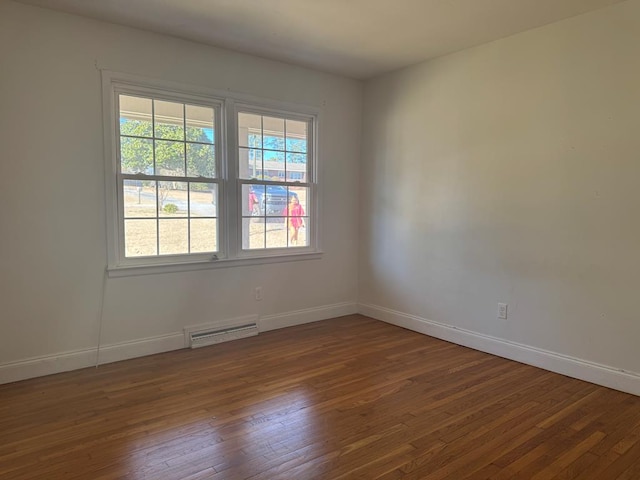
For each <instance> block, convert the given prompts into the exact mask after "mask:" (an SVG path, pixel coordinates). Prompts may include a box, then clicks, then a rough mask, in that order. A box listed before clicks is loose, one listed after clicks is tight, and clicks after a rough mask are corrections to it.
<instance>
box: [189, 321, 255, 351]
mask: <svg viewBox="0 0 640 480" xmlns="http://www.w3.org/2000/svg"><path fill="white" fill-rule="evenodd" d="M255 335H258V325H257V324H255V323H247V324H244V325H237V326H233V327H224V328H218V329H212V330H198V331H195V332H189V347H191V348H198V347H206V346H207V345H215V344H216V343H222V342H229V341H231V340H238V339H239V338H247V337H253V336H255Z"/></svg>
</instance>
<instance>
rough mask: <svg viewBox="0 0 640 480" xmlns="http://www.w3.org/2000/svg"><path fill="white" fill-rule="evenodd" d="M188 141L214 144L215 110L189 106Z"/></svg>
mask: <svg viewBox="0 0 640 480" xmlns="http://www.w3.org/2000/svg"><path fill="white" fill-rule="evenodd" d="M185 110H186V113H187V141H190V142H203V143H214V142H215V135H214V128H213V119H214V116H213V108H210V107H196V106H194V105H187V106H186V107H185Z"/></svg>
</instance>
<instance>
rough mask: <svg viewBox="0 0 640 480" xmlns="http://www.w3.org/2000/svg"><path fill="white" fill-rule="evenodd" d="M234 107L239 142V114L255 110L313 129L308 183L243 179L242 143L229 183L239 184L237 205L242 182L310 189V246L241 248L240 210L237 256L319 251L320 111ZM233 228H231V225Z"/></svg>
mask: <svg viewBox="0 0 640 480" xmlns="http://www.w3.org/2000/svg"><path fill="white" fill-rule="evenodd" d="M232 107H233V108H232V109H230V110H233V118H234V128H235V129H236V133H234V136H233V138H235V139H236V142H237V138H238V135H237V127H238V124H237V120H238V115H239V113H254V114H258V115H279V116H282V117H283V118H286V119H291V120H300V121H306V122H310V127H311V128H310V130H309V131H308V132H307V135H308V137H311V141H309V142H308V148H309V149H310V151H309V152H307V155H308V157H307V162H309V163H310V167H308V171H307V174H308V175H309V176H310V178H309V180H308V181H307V182H304V183H303V182H270V181H265V180H249V179H243V178H240V162H239V160H238V154H239V151H240V148H239V146H238V145H237V144H236V145H235V148H234V150H233V155H234V158H233V167H234V168H233V169H230V170H233V171H232V172H230V173H231V175H230V177H231V176H232V177H234V178H229V183H234V184H235V185H236V197H235V198H236V202H235V205H236V206H241V205H242V185H248V184H255V185H267V184H273V185H286V186H293V187H295V186H301V187H307V188H309V193H310V202H308V205H311V208H310V209H309V208H307V213H308V215H309V218H310V219H313V220H310V221H309V224H310V225H309V245H308V246H304V247H295V248H292V247H284V248H269V249H266V248H265V249H255V250H248V249H243V248H242V241H241V238H242V215H241V213H240V212H238V213H237V214H236V216H235V219H236V226H235V234H236V236H237V237H236V238H237V239H238V240H237V241H236V242H234V246H235V247H236V248H237V251H236V252H235V258H244V259H251V258H261V257H271V256H274V257H277V256H286V255H294V254H298V255H300V254H304V253H316V252H317V251H318V242H319V238H318V230H319V228H318V224H319V210H318V205H319V203H320V202H319V198H318V180H317V178H318V170H317V164H318V162H317V160H316V156H317V151H318V148H317V138H318V134H317V130H318V115H317V113H300V112H291V111H288V110H283V109H279V108H272V107H271V108H270V107H265V106H262V105H261V104H260V103H259V102H251V103H250V104H249V103H245V102H233V105H232ZM230 228H232V227H230Z"/></svg>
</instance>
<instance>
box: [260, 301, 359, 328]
mask: <svg viewBox="0 0 640 480" xmlns="http://www.w3.org/2000/svg"><path fill="white" fill-rule="evenodd" d="M355 313H358V304H357V303H355V302H343V303H334V304H333V305H324V306H322V307H314V308H305V309H303V310H294V311H291V312H285V313H279V314H276V315H264V316H262V317H260V322H259V324H258V326H259V328H260V331H261V332H267V331H269V330H276V329H278V328H286V327H293V326H295V325H303V324H305V323H311V322H318V321H320V320H327V319H329V318H336V317H344V316H345V315H353V314H355Z"/></svg>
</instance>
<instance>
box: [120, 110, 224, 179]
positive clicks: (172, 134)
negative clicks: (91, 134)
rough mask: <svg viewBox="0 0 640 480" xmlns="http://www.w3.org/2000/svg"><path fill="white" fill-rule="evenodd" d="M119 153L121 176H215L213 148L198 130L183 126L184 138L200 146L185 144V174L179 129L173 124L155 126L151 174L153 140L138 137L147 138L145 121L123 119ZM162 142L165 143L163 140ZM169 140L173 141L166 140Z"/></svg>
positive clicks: (183, 149)
mask: <svg viewBox="0 0 640 480" xmlns="http://www.w3.org/2000/svg"><path fill="white" fill-rule="evenodd" d="M120 132H121V135H131V136H126V137H125V136H122V137H121V139H120V152H121V162H122V171H123V172H125V173H145V174H147V175H153V174H156V175H186V176H190V177H198V176H202V177H209V178H211V177H215V173H216V172H215V153H214V146H213V145H212V144H211V143H209V142H210V141H211V140H210V139H209V138H208V137H207V135H206V134H205V132H204V130H203V129H201V128H195V127H187V132H186V133H187V138H188V139H189V140H190V141H194V142H202V143H187V147H186V154H187V162H186V166H187V171H186V172H185V171H184V169H185V162H184V156H185V144H184V143H183V142H182V141H173V140H183V139H184V135H183V128H182V127H180V126H176V125H166V124H161V123H158V124H156V125H155V136H156V141H155V160H156V171H155V172H154V171H153V148H154V141H153V140H152V139H149V138H140V137H142V136H148V135H149V122H142V121H138V120H127V121H124V122H121V124H120ZM165 139H166V140H165ZM170 139H173V140H170Z"/></svg>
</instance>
